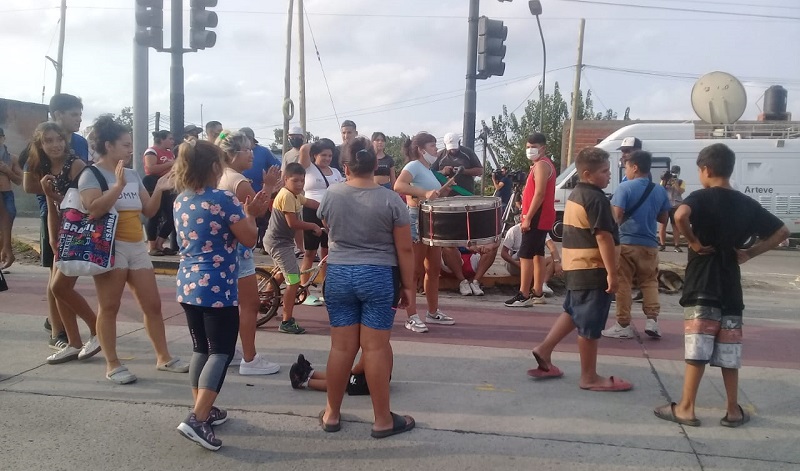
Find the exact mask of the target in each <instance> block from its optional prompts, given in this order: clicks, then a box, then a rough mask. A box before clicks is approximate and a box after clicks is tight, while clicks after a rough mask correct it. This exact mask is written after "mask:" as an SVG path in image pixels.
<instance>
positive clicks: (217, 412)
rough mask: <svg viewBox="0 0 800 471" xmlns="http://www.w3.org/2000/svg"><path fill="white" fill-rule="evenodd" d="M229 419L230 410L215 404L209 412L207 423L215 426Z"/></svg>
mask: <svg viewBox="0 0 800 471" xmlns="http://www.w3.org/2000/svg"><path fill="white" fill-rule="evenodd" d="M227 421H228V411H226V410H224V409H220V408H218V407H215V406H211V412H209V413H208V420H206V423H207V424H208V425H211V426H213V427H216V426H218V425H222V424H224V423H225V422H227Z"/></svg>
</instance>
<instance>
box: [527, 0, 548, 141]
mask: <svg viewBox="0 0 800 471" xmlns="http://www.w3.org/2000/svg"><path fill="white" fill-rule="evenodd" d="M528 8H529V9H530V10H531V15H533V16H535V17H536V25H537V26H539V36H540V37H541V38H542V90H541V92H540V93H539V130H540V131H541V132H542V133H544V104H545V103H544V84H545V75H546V74H547V48H546V47H545V44H544V33H543V32H542V22H541V21H539V15H541V14H542V2H541V1H539V0H530V1H529V2H528Z"/></svg>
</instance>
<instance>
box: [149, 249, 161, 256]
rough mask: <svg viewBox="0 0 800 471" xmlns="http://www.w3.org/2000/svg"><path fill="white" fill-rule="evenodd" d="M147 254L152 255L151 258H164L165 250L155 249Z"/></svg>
mask: <svg viewBox="0 0 800 471" xmlns="http://www.w3.org/2000/svg"><path fill="white" fill-rule="evenodd" d="M147 254H148V255H150V256H151V257H163V256H164V251H163V250H159V249H153V250H151V251H149V252H147Z"/></svg>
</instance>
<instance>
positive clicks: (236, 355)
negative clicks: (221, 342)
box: [231, 345, 244, 365]
mask: <svg viewBox="0 0 800 471" xmlns="http://www.w3.org/2000/svg"><path fill="white" fill-rule="evenodd" d="M243 359H244V352H242V348H241V347H239V346H238V345H237V346H236V347H234V349H233V359H232V360H231V364H232V365H233V364H234V363H236V362H241V361H242V360H243Z"/></svg>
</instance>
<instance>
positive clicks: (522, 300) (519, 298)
mask: <svg viewBox="0 0 800 471" xmlns="http://www.w3.org/2000/svg"><path fill="white" fill-rule="evenodd" d="M525 154H526V155H527V156H528V159H530V161H531V170H530V173H529V174H528V181H527V182H526V183H525V189H524V190H523V191H522V216H521V217H522V220H521V222H520V227H521V229H522V244H521V246H520V249H519V252H518V254H519V262H520V277H519V293H517V294H516V296H514V297H513V298H511V299H509V300H508V301H506V302H505V305H506V306H507V307H530V306H532V305H534V304H546V301H545V299H544V293H543V292H542V285H543V283H544V275H545V262H544V247H545V238H546V237H547V233H548V232H549V231H550V229H551V228H552V227H553V223H555V220H556V209H555V182H556V168H555V166H554V165H553V162H552V161H551V160H550V159H549V158H548V157H547V138H546V137H545V135H544V134H542V133H538V132H537V133H533V134H531V135H530V136H528V140H527V142H526V144H525Z"/></svg>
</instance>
